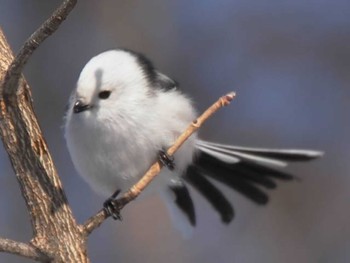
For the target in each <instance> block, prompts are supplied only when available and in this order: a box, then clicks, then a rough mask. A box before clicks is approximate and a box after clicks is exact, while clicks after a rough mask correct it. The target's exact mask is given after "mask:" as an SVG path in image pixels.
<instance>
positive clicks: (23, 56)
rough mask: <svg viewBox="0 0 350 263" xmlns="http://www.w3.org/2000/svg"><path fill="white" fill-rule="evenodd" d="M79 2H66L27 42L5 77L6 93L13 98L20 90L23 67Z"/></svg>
mask: <svg viewBox="0 0 350 263" xmlns="http://www.w3.org/2000/svg"><path fill="white" fill-rule="evenodd" d="M77 1H78V0H65V1H64V2H63V3H62V4H61V6H60V7H58V8H57V9H56V10H55V11H54V12H53V13H52V15H51V16H50V17H49V18H48V19H47V20H46V21H45V22H44V23H43V24H42V25H41V26H40V27H39V28H38V29H37V30H36V31H35V32H34V33H33V34H32V35H31V36H30V37H29V38H28V39H27V40H26V42H25V43H24V45H23V46H22V48H21V49H20V51H19V52H18V54H17V56H16V58H15V59H14V60H13V62H12V63H11V65H10V66H9V69H8V71H7V73H6V76H5V81H4V93H5V94H6V95H8V96H11V95H13V94H15V93H16V91H17V90H18V81H19V79H20V77H21V74H22V70H23V67H24V66H25V64H26V63H27V62H28V60H29V58H30V56H31V55H32V54H33V52H34V51H35V50H36V49H37V48H38V47H39V45H40V44H41V43H42V42H43V41H44V40H45V39H46V38H47V37H49V36H50V35H52V34H53V33H54V32H55V31H56V30H57V29H58V28H59V26H60V25H61V23H62V22H63V21H64V20H65V19H66V18H67V16H68V15H69V13H70V12H71V11H72V10H73V8H74V6H75V5H76V3H77Z"/></svg>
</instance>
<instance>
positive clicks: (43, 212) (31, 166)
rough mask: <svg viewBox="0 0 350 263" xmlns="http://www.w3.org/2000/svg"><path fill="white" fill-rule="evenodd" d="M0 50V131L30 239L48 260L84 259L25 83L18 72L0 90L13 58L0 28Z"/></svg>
mask: <svg viewBox="0 0 350 263" xmlns="http://www.w3.org/2000/svg"><path fill="white" fill-rule="evenodd" d="M0 54H1V55H0V83H1V85H0V135H1V138H2V140H3V143H4V146H5V149H6V151H7V152H8V155H9V157H10V160H11V163H12V166H13V169H14V171H15V173H16V176H17V179H18V182H19V184H20V188H21V192H22V195H23V197H24V199H25V203H26V205H27V208H28V211H29V214H30V219H31V224H32V227H33V239H32V240H31V241H30V243H31V245H32V246H34V247H35V248H36V249H37V251H39V252H41V253H42V254H44V255H47V256H48V257H49V258H50V259H52V262H88V258H87V255H86V237H85V235H84V233H83V231H81V228H80V227H79V225H78V224H77V223H76V221H75V219H74V217H73V215H72V211H71V209H70V207H69V205H68V202H67V198H66V196H65V194H64V192H63V191H62V185H61V182H60V180H59V177H58V175H57V171H56V168H55V166H54V164H53V161H52V159H51V156H50V153H49V151H48V147H47V144H46V142H45V140H44V138H43V136H42V133H41V130H40V127H39V124H38V121H37V118H36V116H35V113H34V111H33V105H32V97H31V93H30V89H29V86H28V84H27V82H26V81H25V79H24V78H23V76H20V78H19V80H18V88H17V92H16V93H15V94H13V95H12V94H11V93H5V92H4V85H3V83H4V78H5V75H6V72H7V70H8V68H9V66H10V65H11V63H12V61H13V59H14V57H13V55H12V52H11V49H10V47H9V45H8V43H7V41H6V39H5V36H4V34H3V32H2V31H1V29H0Z"/></svg>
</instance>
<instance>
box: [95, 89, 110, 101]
mask: <svg viewBox="0 0 350 263" xmlns="http://www.w3.org/2000/svg"><path fill="white" fill-rule="evenodd" d="M110 95H111V91H110V90H103V91H101V92H100V93H99V94H98V97H99V98H100V99H103V100H105V99H108V97H109V96H110Z"/></svg>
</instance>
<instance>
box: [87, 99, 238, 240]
mask: <svg viewBox="0 0 350 263" xmlns="http://www.w3.org/2000/svg"><path fill="white" fill-rule="evenodd" d="M235 96H236V94H235V93H234V92H230V93H228V94H226V95H225V96H222V97H221V98H219V99H218V100H217V101H216V102H215V103H214V104H213V105H212V106H210V107H209V108H208V109H207V110H206V111H205V112H204V113H203V114H202V115H201V116H200V117H198V118H197V119H196V120H194V121H193V122H192V123H191V124H190V125H189V126H188V128H187V129H186V130H185V131H184V132H183V133H182V134H181V135H180V136H179V137H178V138H177V139H176V141H175V143H174V144H173V145H172V146H171V147H170V148H169V149H168V150H167V154H168V155H169V156H172V155H173V154H174V153H175V152H176V151H177V150H178V149H179V148H180V147H181V145H182V144H183V143H184V142H185V141H186V140H187V139H188V138H189V137H190V136H191V135H192V134H193V133H194V132H195V131H197V130H198V129H199V128H200V127H201V126H202V124H203V123H204V122H205V121H206V120H207V119H208V118H209V117H210V116H211V115H213V114H214V113H215V112H216V111H217V110H218V109H220V108H221V107H223V106H226V105H228V104H230V102H231V101H232V100H233V98H234V97H235ZM162 167H163V164H162V163H161V162H160V161H157V162H156V163H154V164H153V165H152V166H151V167H150V168H149V170H148V171H147V172H146V173H145V175H144V176H143V177H142V178H141V179H140V180H139V181H138V182H137V183H136V184H135V185H133V186H132V187H131V188H130V189H129V190H128V191H127V192H126V193H125V194H124V195H123V196H122V197H120V198H118V199H117V200H115V201H114V204H115V206H116V207H118V209H119V211H120V210H121V209H123V207H124V206H125V205H126V204H128V203H129V202H130V201H132V200H134V199H135V198H136V197H137V196H139V194H140V193H141V192H142V191H143V190H144V189H145V188H146V186H147V185H148V184H149V183H150V182H151V181H152V180H153V179H154V178H155V177H156V175H157V174H158V173H159V172H160V169H161V168H162ZM107 218H108V215H107V213H106V212H105V211H104V210H103V209H102V210H101V211H99V212H98V213H97V214H96V215H94V216H92V217H90V218H89V219H88V220H87V221H86V222H85V224H84V225H83V226H82V227H83V229H84V231H85V234H86V235H89V234H90V233H91V232H92V231H93V230H94V229H96V228H97V227H98V226H100V225H101V224H102V223H103V221H104V220H105V219H107Z"/></svg>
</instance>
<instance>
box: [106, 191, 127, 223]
mask: <svg viewBox="0 0 350 263" xmlns="http://www.w3.org/2000/svg"><path fill="white" fill-rule="evenodd" d="M119 193H120V190H117V191H115V192H114V193H113V195H112V196H111V197H109V198H108V199H107V200H106V201H105V202H104V203H103V209H104V210H105V212H106V214H107V215H108V216H111V217H112V218H113V219H114V220H120V221H121V220H123V218H122V216H121V214H120V208H119V205H118V202H117V200H115V198H116V197H117V196H118V194H119Z"/></svg>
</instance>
